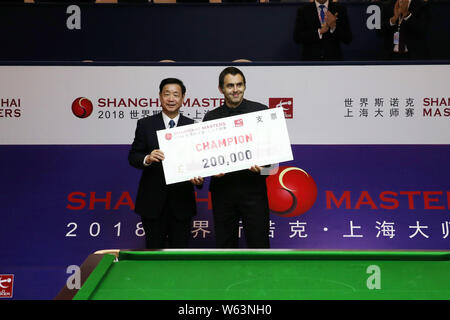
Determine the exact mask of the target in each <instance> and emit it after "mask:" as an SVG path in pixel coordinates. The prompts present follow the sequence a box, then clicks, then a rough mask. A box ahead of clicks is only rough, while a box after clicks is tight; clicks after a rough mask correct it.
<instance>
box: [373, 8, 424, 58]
mask: <svg viewBox="0 0 450 320" xmlns="http://www.w3.org/2000/svg"><path fill="white" fill-rule="evenodd" d="M429 21H430V12H429V9H428V4H427V3H425V2H424V1H423V0H390V1H389V2H388V3H387V4H386V5H385V6H384V7H383V11H382V25H381V30H380V32H381V34H382V36H383V41H384V42H383V51H382V59H385V60H409V59H426V58H428V46H427V40H426V32H427V30H428V24H429Z"/></svg>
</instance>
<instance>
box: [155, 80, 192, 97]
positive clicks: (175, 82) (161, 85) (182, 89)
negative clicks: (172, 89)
mask: <svg viewBox="0 0 450 320" xmlns="http://www.w3.org/2000/svg"><path fill="white" fill-rule="evenodd" d="M167 84H177V85H179V86H180V87H181V93H182V94H183V96H184V94H185V93H186V87H185V86H184V84H183V81H181V80H180V79H177V78H166V79H164V80H163V81H161V83H160V84H159V93H161V92H162V91H163V88H164V86H165V85H167Z"/></svg>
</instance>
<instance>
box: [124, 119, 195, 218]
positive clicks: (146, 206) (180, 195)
mask: <svg viewBox="0 0 450 320" xmlns="http://www.w3.org/2000/svg"><path fill="white" fill-rule="evenodd" d="M192 123H194V120H192V119H189V118H187V117H184V116H183V115H181V114H180V118H179V120H178V124H177V126H184V125H188V124H192ZM162 129H165V126H164V121H163V118H162V114H161V113H159V114H156V115H153V116H150V117H147V118H143V119H140V120H138V122H137V127H136V132H135V137H134V141H133V144H132V145H131V149H130V151H129V153H128V161H129V163H130V164H131V165H132V166H133V167H135V168H138V169H141V170H142V176H141V179H140V181H139V188H138V192H137V197H136V203H135V212H136V213H138V214H139V215H141V216H145V217H147V218H156V217H158V216H159V215H160V214H161V212H162V211H163V208H164V206H165V205H168V206H170V208H171V209H172V212H174V214H175V215H176V216H177V217H178V218H180V219H187V218H190V217H192V216H194V215H195V214H196V211H197V210H196V203H195V191H194V186H193V185H192V183H191V182H190V181H187V182H180V183H175V184H171V185H166V180H165V178H164V171H163V167H162V163H161V162H153V163H152V164H151V165H149V166H144V158H145V156H146V155H148V154H149V153H150V152H151V151H152V150H154V149H159V144H158V138H157V136H156V131H158V130H162ZM162 151H163V152H164V150H162Z"/></svg>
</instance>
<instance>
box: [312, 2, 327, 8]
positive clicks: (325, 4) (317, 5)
mask: <svg viewBox="0 0 450 320" xmlns="http://www.w3.org/2000/svg"><path fill="white" fill-rule="evenodd" d="M314 3H315V4H316V8H317V10H319V6H320V3H319V2H317V1H314ZM323 5H324V6H325V8H327V9H328V0H327V1H326V2H325V3H324V4H323Z"/></svg>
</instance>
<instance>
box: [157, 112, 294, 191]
mask: <svg viewBox="0 0 450 320" xmlns="http://www.w3.org/2000/svg"><path fill="white" fill-rule="evenodd" d="M157 136H158V142H159V148H160V150H162V151H163V152H164V158H165V159H164V161H163V162H162V164H163V169H164V175H165V178H166V183H167V184H172V183H176V182H181V181H186V180H190V179H192V178H193V177H208V176H212V175H216V174H219V173H227V172H232V171H238V170H242V169H249V168H250V167H251V166H253V165H259V166H265V165H269V164H275V163H279V162H283V161H290V160H292V159H293V156H292V149H291V143H290V140H289V134H288V131H287V126H286V120H285V119H284V113H283V108H274V109H267V110H263V111H257V112H251V113H246V114H242V115H237V116H232V117H228V118H221V119H217V120H212V121H207V122H201V123H194V124H192V125H187V126H180V127H175V128H172V129H165V130H159V131H158V132H157Z"/></svg>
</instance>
